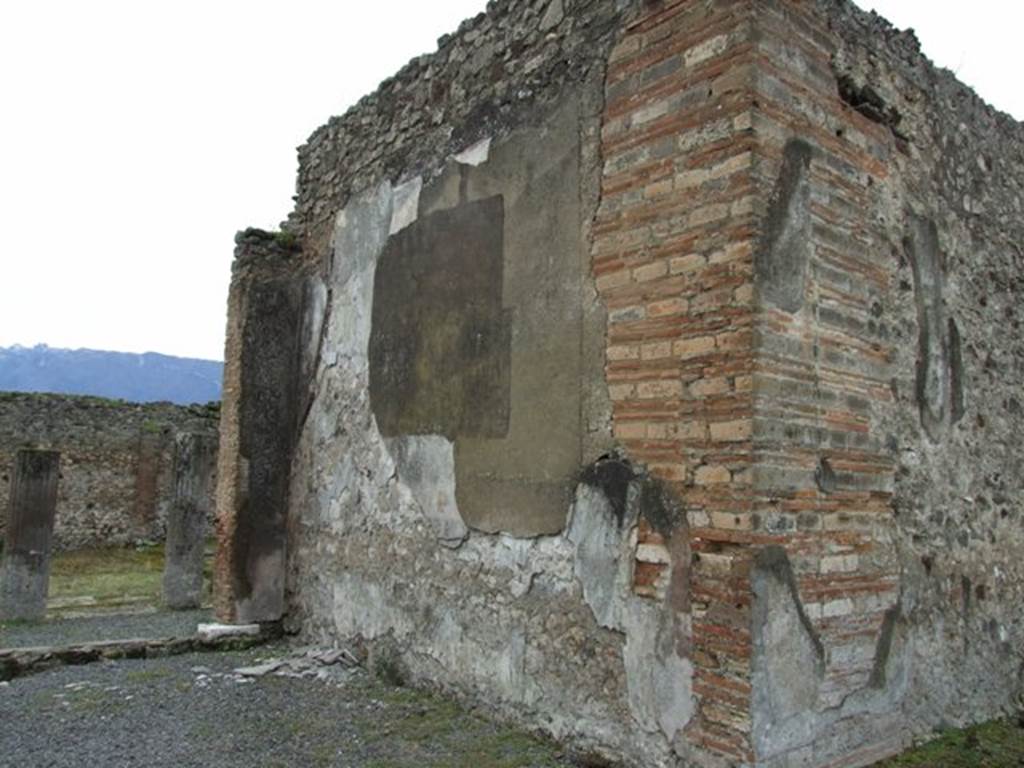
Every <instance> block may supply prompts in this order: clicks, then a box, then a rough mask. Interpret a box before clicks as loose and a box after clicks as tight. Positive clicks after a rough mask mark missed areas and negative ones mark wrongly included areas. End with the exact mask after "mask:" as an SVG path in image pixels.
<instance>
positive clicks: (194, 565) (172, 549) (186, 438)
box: [163, 432, 217, 610]
mask: <svg viewBox="0 0 1024 768" xmlns="http://www.w3.org/2000/svg"><path fill="white" fill-rule="evenodd" d="M216 449H217V446H216V444H215V442H214V439H213V438H212V437H210V436H209V435H205V434H202V433H196V432H186V433H183V434H180V435H178V436H177V438H176V439H175V445H174V499H173V501H172V503H171V507H170V510H169V511H168V516H167V543H166V548H165V552H166V555H165V557H166V559H165V560H164V577H163V590H164V603H166V605H167V607H168V608H171V609H174V610H184V609H189V608H198V607H199V606H200V604H201V602H202V596H203V549H204V547H205V543H206V518H207V514H208V512H209V500H210V482H211V480H212V478H213V462H214V456H215V454H216Z"/></svg>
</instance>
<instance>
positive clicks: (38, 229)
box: [0, 0, 1024, 359]
mask: <svg viewBox="0 0 1024 768" xmlns="http://www.w3.org/2000/svg"><path fill="white" fill-rule="evenodd" d="M861 4H862V5H864V6H865V7H868V8H875V9H876V10H878V12H879V13H881V14H882V15H883V16H886V17H887V18H889V19H890V20H891V21H892V22H893V23H894V24H896V25H897V26H899V27H908V26H909V27H914V28H915V29H916V30H917V32H918V36H919V38H920V39H921V41H922V44H923V48H924V50H925V52H926V53H927V54H928V55H929V56H930V57H931V58H932V59H933V60H935V61H936V62H937V63H938V64H940V65H942V66H945V67H948V68H949V69H952V70H954V71H956V72H957V74H958V75H959V77H960V78H961V79H962V80H964V81H965V82H967V83H969V84H971V85H972V86H974V87H975V88H976V89H977V90H978V91H979V93H980V94H981V95H982V96H983V97H984V98H986V99H987V100H988V101H989V102H991V103H992V104H994V105H995V106H997V107H999V108H1000V109H1002V110H1004V111H1007V112H1010V113H1011V114H1013V115H1015V116H1016V117H1017V118H1018V119H1021V118H1022V117H1024V89H1022V88H1021V87H1020V84H1019V80H1020V74H1019V73H1020V72H1021V71H1022V65H1021V61H1020V59H1021V56H1020V48H1021V46H1020V42H1019V40H1018V36H1019V30H1020V28H1021V24H1020V22H1021V21H1022V20H1024V11H1022V10H1019V8H1021V7H1022V5H1021V4H1020V3H1017V2H1010V1H1009V0H974V2H971V3H970V4H964V3H963V2H962V0H878V2H874V3H869V2H863V3H861ZM484 6H485V0H392V2H387V3H363V2H354V0H340V1H339V0H331V1H327V0H322V1H314V0H289V1H288V2H283V1H281V0H276V1H274V2H270V1H269V0H246V1H245V2H241V1H236V0H202V2H199V1H198V0H175V2H168V1H165V0H146V1H144V2H140V1H139V0H130V1H115V0H89V1H88V2H82V0H33V1H32V2H6V3H3V4H2V6H0V71H2V72H3V77H2V79H0V97H2V101H0V104H2V105H3V119H2V120H0V211H2V214H3V216H4V219H5V222H6V226H5V227H4V232H3V240H2V246H0V247H2V251H0V253H2V256H0V258H2V269H0V346H9V345H11V344H22V345H25V346H30V345H34V344H37V343H45V344H48V345H50V346H53V347H72V348H76V347H89V348H93V349H112V350H120V351H128V352H144V351H156V352H163V353H167V354H175V355H185V356H191V357H204V358H211V359H219V358H220V357H221V356H222V354H223V336H224V324H225V315H224V313H225V304H226V296H227V285H228V277H229V272H230V264H231V255H232V249H233V236H234V233H235V231H237V230H239V229H242V228H245V227H247V226H258V227H262V228H264V229H275V228H277V225H278V224H279V223H280V222H281V221H282V220H283V219H284V218H285V217H286V216H287V213H288V211H289V210H290V208H291V195H292V194H293V193H294V185H295V169H296V157H295V147H297V146H298V145H299V144H301V143H303V142H304V141H305V140H306V138H307V137H308V136H309V134H310V133H311V132H312V131H313V130H314V129H315V128H316V127H317V126H318V125H320V124H322V123H324V122H325V121H326V120H327V118H328V117H329V116H331V115H332V114H339V113H341V112H343V111H344V110H345V108H347V107H348V106H349V105H351V104H353V103H354V102H355V101H356V100H358V98H359V97H360V96H362V95H363V94H365V93H367V92H369V91H372V90H373V89H374V88H375V87H376V85H377V83H378V82H380V80H382V79H383V78H385V77H387V76H388V75H390V74H393V73H394V72H395V71H396V70H398V69H399V68H400V67H401V66H402V65H403V64H404V63H405V62H406V61H408V60H409V59H410V58H412V57H413V56H416V55H418V54H421V53H426V52H429V51H433V50H434V49H435V47H436V39H437V38H438V37H439V36H440V35H441V34H443V33H445V32H450V31H453V30H454V29H455V28H456V27H457V26H458V23H459V21H460V20H462V19H463V18H465V17H467V16H471V15H473V14H475V13H477V12H479V11H480V10H482V9H483V8H484ZM965 9H969V11H968V10H965ZM1015 72H1016V73H1017V74H1014V73H1015Z"/></svg>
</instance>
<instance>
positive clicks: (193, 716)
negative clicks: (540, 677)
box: [0, 645, 575, 768]
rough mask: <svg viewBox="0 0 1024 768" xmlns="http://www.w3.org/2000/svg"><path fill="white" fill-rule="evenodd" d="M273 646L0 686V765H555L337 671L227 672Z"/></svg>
mask: <svg viewBox="0 0 1024 768" xmlns="http://www.w3.org/2000/svg"><path fill="white" fill-rule="evenodd" d="M289 652H290V651H289V650H288V649H287V648H286V647H285V646H283V645H278V646H269V647H268V646H264V647H262V648H256V649H252V650H249V651H241V652H219V653H206V654H186V655H182V656H175V657H170V658H160V659H140V660H120V661H116V662H103V663H98V664H91V665H88V666H81V667H61V668H58V669H54V670H51V671H48V672H44V673H41V674H37V675H32V676H29V677H24V678H19V679H16V680H13V681H11V682H9V683H3V684H0V766H4V767H7V766H10V767H11V768H14V766H17V767H18V768H66V767H67V768H70V767H72V766H74V767H78V766H84V767H86V768H107V767H109V768H127V767H129V766H156V767H161V766H168V767H170V766H174V767H175V768H189V767H190V766H195V767H197V768H199V767H200V766H201V767H202V768H232V767H233V766H239V768H241V767H243V766H244V768H275V767H284V766H288V768H292V767H293V766H294V767H304V766H311V767H313V768H321V767H322V768H327V767H328V766H347V767H351V768H357V767H358V768H399V767H401V766H436V767H437V768H441V766H445V767H446V768H449V767H450V768H459V767H464V768H527V767H528V766H530V767H533V766H535V767H536V768H542V767H543V768H557V767H559V766H571V765H575V763H573V762H571V761H569V760H568V758H566V757H564V756H563V755H561V753H560V752H559V751H558V750H557V748H556V747H555V746H553V745H550V744H545V743H541V742H537V741H534V740H533V739H531V738H530V737H528V736H526V735H523V734H521V733H518V732H516V731H512V730H509V729H506V728H503V727H500V726H497V725H494V724H492V723H490V722H488V721H486V720H484V719H483V718H481V717H478V716H476V715H473V714H470V713H467V712H466V711H464V710H462V709H461V708H459V707H458V706H456V705H455V704H453V703H452V702H450V701H447V700H443V699H438V698H434V697H430V696H427V695H424V694H421V693H417V692H414V691H411V690H409V689H405V688H392V687H389V686H386V685H384V684H382V683H381V682H379V681H378V680H376V679H374V678H371V677H370V676H368V675H367V674H366V673H364V672H363V671H362V670H360V669H358V668H357V669H353V670H348V669H345V668H343V667H342V666H340V665H335V666H332V667H330V668H329V672H323V673H321V677H322V678H325V679H315V678H301V679H297V678H292V677H279V676H275V675H267V676H264V677H259V678H255V679H251V678H243V677H242V676H241V675H238V674H235V673H234V672H233V670H234V669H235V668H238V667H243V666H247V665H252V664H254V663H257V662H258V661H260V660H264V659H266V658H268V657H274V656H278V657H280V656H282V655H287V654H288V653H289Z"/></svg>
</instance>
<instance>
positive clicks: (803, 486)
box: [752, 0, 1024, 766]
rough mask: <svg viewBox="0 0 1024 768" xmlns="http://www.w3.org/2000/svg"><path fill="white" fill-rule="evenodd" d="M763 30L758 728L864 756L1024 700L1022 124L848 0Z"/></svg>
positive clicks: (820, 751)
mask: <svg viewBox="0 0 1024 768" xmlns="http://www.w3.org/2000/svg"><path fill="white" fill-rule="evenodd" d="M757 25H758V40H759V44H758V59H757V63H756V69H757V73H758V80H757V101H758V105H759V109H758V110H757V113H756V114H755V121H754V130H755V131H756V132H757V134H758V137H759V142H758V148H757V152H756V165H755V167H756V171H755V172H756V175H757V178H758V180H759V184H760V186H761V189H762V192H763V195H764V198H765V199H766V203H767V204H766V206H765V209H764V210H763V211H761V212H760V213H762V215H763V216H764V219H763V224H762V226H761V230H762V238H761V242H760V243H759V246H758V254H757V294H758V317H757V324H756V329H757V367H756V371H755V376H754V393H755V395H754V397H755V421H754V450H755V457H754V463H755V475H754V484H755V507H754V512H755V516H756V518H755V523H754V526H753V527H754V530H755V539H754V543H755V544H757V545H759V551H758V553H757V555H756V559H755V564H754V570H753V591H754V602H755V609H754V624H753V627H752V629H753V634H754V645H755V657H756V661H755V670H756V671H755V675H754V679H753V685H754V690H755V691H756V694H755V699H754V707H753V741H754V746H755V750H756V752H757V754H758V757H759V758H760V760H761V761H762V763H763V764H764V765H771V766H776V765H777V766H789V765H824V764H828V765H836V766H838V765H863V764H866V763H870V762H872V761H874V760H877V759H879V758H880V757H883V756H885V755H887V754H891V753H892V752H895V751H898V750H899V749H901V748H903V747H905V746H906V745H907V744H908V743H909V740H910V739H911V738H912V737H913V736H915V735H917V734H920V733H922V732H926V731H927V730H929V729H930V728H932V727H934V726H935V725H937V724H938V723H958V724H963V723H965V722H968V721H976V720H979V719H985V718H988V717H995V716H998V715H1000V714H1001V713H1004V712H1008V711H1013V709H1014V708H1016V707H1019V706H1020V703H1021V700H1020V696H1021V694H1022V691H1024V680H1022V673H1024V651H1022V649H1024V635H1022V632H1024V614H1022V612H1021V606H1022V602H1021V590H1022V589H1024V571H1022V562H1024V561H1022V558H1021V553H1022V552H1024V531H1022V522H1024V521H1022V519H1021V514H1022V494H1021V480H1020V478H1021V477H1022V475H1021V468H1022V462H1024V452H1022V451H1021V449H1020V444H1019V441H1017V440H1015V438H1014V435H1015V434H1019V431H1020V429H1021V428H1022V427H1024V421H1022V413H1021V410H1020V408H1019V407H1017V406H1018V405H1019V403H1018V400H1019V397H1018V394H1017V393H1018V392H1019V388H1020V382H1021V381H1022V378H1021V373H1022V370H1024V346H1022V344H1021V340H1020V336H1019V334H1018V333H1016V332H1015V331H1014V330H1013V329H1014V328H1015V327H1016V326H1017V325H1018V324H1019V317H1018V305H1019V297H1020V289H1021V287H1022V282H1021V280H1022V277H1021V276H1022V274H1024V273H1022V267H1024V258H1022V251H1021V247H1020V243H1021V242H1022V236H1024V223H1022V222H1024V220H1022V218H1021V206H1022V201H1024V197H1022V188H1024V162H1022V161H1024V129H1022V127H1021V125H1020V124H1019V123H1016V122H1015V121H1013V120H1011V119H1010V118H1008V117H1006V116H1005V115H1000V114H998V113H995V112H994V111H993V110H991V109H990V108H988V107H987V106H986V105H984V104H983V103H982V102H981V101H980V100H979V99H978V98H977V97H976V96H975V95H974V94H973V93H971V92H970V90H969V89H967V88H966V87H964V86H963V85H961V84H960V83H958V82H956V81H955V79H954V78H953V77H952V76H951V75H950V74H949V73H946V72H938V71H936V70H935V69H933V68H932V67H931V66H930V64H929V63H928V62H927V61H926V60H925V59H924V58H923V57H922V56H921V54H920V52H919V50H918V47H917V42H916V40H915V39H914V38H913V36H912V35H911V34H901V33H899V32H897V31H896V30H894V29H893V28H892V27H890V26H889V25H888V24H886V23H885V22H884V21H883V20H881V19H879V18H878V17H875V16H870V15H868V14H864V13H861V12H859V11H857V10H856V9H855V8H853V7H852V6H851V5H850V4H848V3H842V2H838V1H837V0H820V1H819V2H816V3H784V2H773V3H766V4H764V5H763V6H762V7H761V11H760V12H759V14H758V16H757ZM812 670H813V671H812Z"/></svg>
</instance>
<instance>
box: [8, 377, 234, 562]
mask: <svg viewBox="0 0 1024 768" xmlns="http://www.w3.org/2000/svg"><path fill="white" fill-rule="evenodd" d="M217 423H218V411H217V409H216V408H210V407H205V406H188V407H183V406H176V405H171V404H169V403H155V404H146V405H141V404H135V403H125V402H121V401H112V400H104V399H102V398H94V397H76V396H71V395H47V394H29V393H16V392H7V393H0V510H3V514H2V515H0V531H2V530H3V526H4V525H5V524H6V510H7V495H8V493H9V490H10V482H11V468H12V462H13V460H14V456H15V454H16V453H17V451H18V450H19V449H21V448H38V449H47V450H55V451H59V452H60V454H61V460H60V479H59V482H58V486H57V487H58V496H57V517H56V522H55V527H54V545H55V547H56V548H58V549H65V550H67V549H81V548H85V547H112V546H124V545H126V544H131V543H133V542H138V541H161V540H163V536H164V521H165V518H166V512H167V507H168V505H169V504H170V502H171V497H172V492H173V488H172V485H173V478H172V476H171V475H172V471H173V464H174V436H175V434H176V433H177V432H180V431H185V430H188V431H197V432H201V433H205V434H209V435H216V434H217ZM212 508H213V504H212V501H211V504H210V509H211V511H212Z"/></svg>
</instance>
